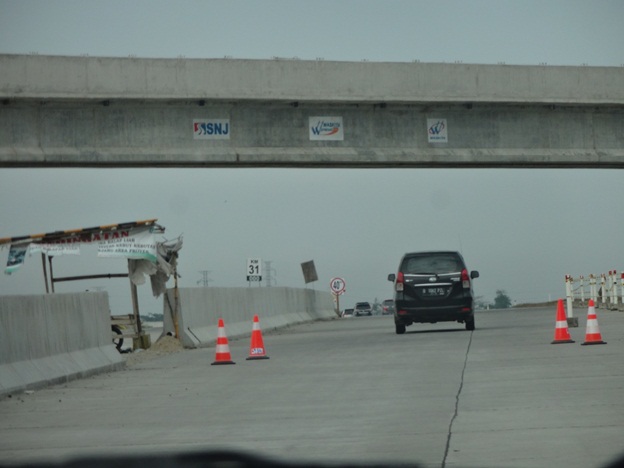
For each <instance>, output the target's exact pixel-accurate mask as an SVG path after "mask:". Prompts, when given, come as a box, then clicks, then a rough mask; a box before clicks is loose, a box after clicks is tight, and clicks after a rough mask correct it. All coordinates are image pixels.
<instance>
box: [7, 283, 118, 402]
mask: <svg viewBox="0 0 624 468" xmlns="http://www.w3.org/2000/svg"><path fill="white" fill-rule="evenodd" d="M124 365H125V361H124V360H123V359H122V357H121V355H120V354H119V353H118V352H117V350H116V349H115V346H114V345H113V344H112V340H111V324H110V311H109V305H108V295H107V293H105V292H94V293H68V294H46V295H37V296H34V295H33V296H3V297H0V397H3V396H6V395H8V394H10V393H12V392H18V391H23V390H28V389H35V388H40V387H44V386H47V385H51V384H56V383H61V382H66V381H69V380H73V379H77V378H80V377H86V376H89V375H93V374H96V373H99V372H107V371H110V370H117V369H121V368H123V367H124Z"/></svg>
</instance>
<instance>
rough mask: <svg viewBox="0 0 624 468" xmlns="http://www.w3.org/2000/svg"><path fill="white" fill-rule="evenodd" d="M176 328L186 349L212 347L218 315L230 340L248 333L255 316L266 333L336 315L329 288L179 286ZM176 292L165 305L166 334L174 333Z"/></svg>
mask: <svg viewBox="0 0 624 468" xmlns="http://www.w3.org/2000/svg"><path fill="white" fill-rule="evenodd" d="M177 295H178V297H177V304H178V313H177V331H178V334H179V339H180V342H181V343H182V345H183V346H184V347H185V348H201V347H208V346H212V345H214V343H215V341H216V339H217V330H218V329H217V324H218V320H219V318H223V320H224V322H225V330H226V333H227V336H228V337H229V338H236V337H241V336H250V335H251V331H252V325H253V316H254V315H258V316H259V317H260V321H261V322H262V330H263V331H268V330H271V329H277V328H282V327H287V326H289V325H294V324H298V323H305V322H312V321H316V320H328V319H332V318H336V313H335V311H334V303H333V299H332V296H331V294H330V293H329V292H320V291H315V290H311V289H297V288H286V287H271V288H179V289H178V290H177ZM175 304H176V290H175V289H169V290H167V293H166V295H165V300H164V306H163V307H164V309H163V315H164V319H163V334H168V333H170V334H171V335H172V336H175V334H176V324H175V321H174V311H175V309H176V305H175Z"/></svg>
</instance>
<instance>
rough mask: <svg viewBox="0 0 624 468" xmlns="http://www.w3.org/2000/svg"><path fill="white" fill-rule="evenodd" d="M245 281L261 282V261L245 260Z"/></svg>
mask: <svg viewBox="0 0 624 468" xmlns="http://www.w3.org/2000/svg"><path fill="white" fill-rule="evenodd" d="M247 281H262V260H261V259H259V258H248V259H247Z"/></svg>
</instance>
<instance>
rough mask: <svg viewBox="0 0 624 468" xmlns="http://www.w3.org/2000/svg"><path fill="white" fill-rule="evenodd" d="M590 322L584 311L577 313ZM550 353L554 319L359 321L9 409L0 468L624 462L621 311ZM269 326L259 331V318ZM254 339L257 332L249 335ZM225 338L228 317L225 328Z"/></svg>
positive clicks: (529, 313) (10, 403)
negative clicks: (588, 339)
mask: <svg viewBox="0 0 624 468" xmlns="http://www.w3.org/2000/svg"><path fill="white" fill-rule="evenodd" d="M575 310H576V311H579V310H580V309H579V308H577V309H575ZM598 320H599V325H600V331H601V332H602V335H603V339H604V340H605V341H607V342H608V344H607V345H597V346H581V343H582V342H583V341H584V333H585V328H584V327H585V318H584V316H581V317H579V328H574V329H570V333H571V335H572V338H573V339H574V340H576V343H570V344H557V345H552V344H550V343H551V341H552V340H553V334H554V323H555V308H554V307H552V308H550V307H546V308H536V309H519V310H506V311H482V312H478V313H477V322H476V325H477V330H475V331H474V332H469V331H466V330H465V329H464V328H463V325H461V324H455V323H440V324H426V325H413V326H411V327H408V329H407V333H406V334H405V335H402V336H398V335H396V334H395V333H394V325H393V323H392V318H391V317H361V318H350V319H336V320H331V321H326V322H318V323H313V324H304V325H299V326H293V327H290V328H287V329H284V330H280V331H266V330H263V337H264V342H265V346H266V348H267V354H268V355H269V357H270V359H269V360H262V361H247V360H246V359H245V358H246V357H247V356H248V352H249V340H248V338H242V339H238V340H230V350H231V354H232V358H233V360H234V361H236V365H229V366H211V363H212V362H213V361H214V359H215V350H214V349H200V350H185V351H183V352H179V353H174V354H169V355H164V356H157V357H154V358H153V359H150V360H144V361H141V362H139V363H137V364H135V365H133V366H132V367H129V368H128V369H126V370H123V371H119V372H114V373H110V374H106V375H100V376H94V377H91V378H88V379H82V380H78V381H73V382H69V383H67V384H63V385H58V386H55V387H51V388H48V389H44V390H40V391H37V392H34V393H32V394H21V395H13V396H12V397H11V398H8V399H5V400H2V401H0V463H18V464H19V463H24V462H27V461H40V460H48V461H50V460H52V461H57V460H61V459H64V458H66V457H76V456H82V455H85V454H93V453H97V454H108V455H115V454H128V453H133V454H136V453H143V454H158V453H171V452H178V451H185V452H191V451H197V450H208V449H215V448H229V449H235V450H241V451H243V452H244V453H249V454H253V455H258V456H270V457H274V458H278V459H280V460H289V461H315V462H333V463H335V462H358V463H373V462H376V461H380V462H385V463H386V464H387V463H389V462H397V463H400V462H401V463H417V464H418V466H426V467H443V466H458V467H472V466H488V467H505V466H510V467H543V466H566V467H588V466H589V467H594V466H595V467H598V466H604V464H606V463H607V462H609V461H610V460H612V459H613V458H614V457H616V456H619V455H622V452H623V451H624V448H623V446H622V440H623V439H622V434H624V403H623V402H622V400H623V399H622V395H623V389H624V366H622V360H621V356H622V355H623V351H624V338H623V336H624V333H623V332H624V313H622V312H611V311H604V310H602V309H599V310H598ZM260 325H261V326H262V317H260ZM250 329H251V324H250ZM226 332H227V319H226Z"/></svg>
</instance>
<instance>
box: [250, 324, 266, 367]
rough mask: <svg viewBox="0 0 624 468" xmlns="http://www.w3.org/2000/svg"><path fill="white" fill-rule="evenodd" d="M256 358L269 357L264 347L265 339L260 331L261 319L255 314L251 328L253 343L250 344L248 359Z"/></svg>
mask: <svg viewBox="0 0 624 468" xmlns="http://www.w3.org/2000/svg"><path fill="white" fill-rule="evenodd" d="M255 359H269V356H267V355H266V350H265V349H264V341H263V340H262V332H261V331H260V321H259V320H258V316H257V315H254V318H253V328H252V330H251V344H250V345H249V357H248V358H247V360H248V361H251V360H255Z"/></svg>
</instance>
